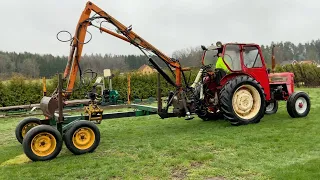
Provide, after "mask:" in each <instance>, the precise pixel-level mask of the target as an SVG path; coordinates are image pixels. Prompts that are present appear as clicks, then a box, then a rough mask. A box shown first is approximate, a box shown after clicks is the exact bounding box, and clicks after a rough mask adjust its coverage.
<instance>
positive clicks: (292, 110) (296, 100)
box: [287, 91, 311, 118]
mask: <svg viewBox="0 0 320 180" xmlns="http://www.w3.org/2000/svg"><path fill="white" fill-rule="evenodd" d="M310 108H311V103H310V98H309V96H308V94H307V93H305V92H302V91H298V92H294V93H292V94H291V95H290V96H289V98H288V101H287V112H288V114H289V115H290V116H291V117H292V118H299V117H305V116H307V115H308V114H309V112H310Z"/></svg>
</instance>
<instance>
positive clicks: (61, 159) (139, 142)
mask: <svg viewBox="0 0 320 180" xmlns="http://www.w3.org/2000/svg"><path fill="white" fill-rule="evenodd" d="M301 90H304V91H306V92H307V93H309V95H310V96H311V103H312V109H311V111H310V114H309V116H308V117H306V118H302V119H292V118H290V117H289V115H288V114H287V112H286V108H285V103H284V102H281V103H280V107H279V110H278V113H277V114H274V115H269V116H265V117H264V118H263V119H262V121H261V122H260V123H258V124H252V125H247V126H240V127H234V126H231V125H230V124H229V123H228V122H226V121H223V120H221V121H209V122H204V121H202V120H200V119H199V118H195V119H194V120H192V121H185V120H184V119H183V118H170V119H164V120H162V119H160V118H159V117H158V116H157V115H152V116H145V117H133V118H122V119H113V120H106V121H103V122H102V124H100V125H98V126H99V129H100V131H101V143H100V145H99V147H98V148H97V149H96V151H95V152H94V153H90V154H85V155H80V156H76V155H73V154H72V153H71V152H69V151H68V150H67V148H66V147H65V146H64V147H63V149H62V151H61V153H60V154H59V156H58V157H57V158H55V159H53V160H51V161H46V162H30V161H27V159H26V157H24V155H23V149H22V146H21V145H20V144H19V143H18V141H16V139H15V136H14V129H15V126H16V124H17V123H18V122H19V121H20V120H21V119H20V118H19V119H17V118H8V119H0V137H1V138H0V151H1V153H0V179H216V180H218V179H319V178H320V137H319V132H320V109H319V107H320V103H317V102H318V101H320V96H319V94H320V89H301ZM318 111H319V112H318Z"/></svg>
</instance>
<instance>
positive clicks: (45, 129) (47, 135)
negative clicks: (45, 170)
mask: <svg viewBox="0 0 320 180" xmlns="http://www.w3.org/2000/svg"><path fill="white" fill-rule="evenodd" d="M62 144H63V141H62V137H61V134H60V132H59V131H58V130H57V129H55V128H54V127H51V126H49V125H39V126H36V127H34V128H32V129H31V130H30V131H29V132H27V134H26V136H25V138H24V139H23V142H22V145H23V150H24V153H25V154H26V155H27V157H29V158H30V159H31V160H32V161H46V160H50V159H53V158H55V157H56V156H57V155H58V154H59V153H60V151H61V149H62Z"/></svg>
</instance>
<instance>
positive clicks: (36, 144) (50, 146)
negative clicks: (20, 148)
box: [31, 132, 57, 157]
mask: <svg viewBox="0 0 320 180" xmlns="http://www.w3.org/2000/svg"><path fill="white" fill-rule="evenodd" d="M56 146H57V140H56V138H55V137H54V136H53V135H52V134H50V133H47V132H42V133H39V134H37V135H36V136H35V137H34V138H33V139H32V141H31V150H32V152H33V153H34V154H35V155H37V156H41V157H44V156H48V155H50V154H52V153H53V151H54V150H55V149H56Z"/></svg>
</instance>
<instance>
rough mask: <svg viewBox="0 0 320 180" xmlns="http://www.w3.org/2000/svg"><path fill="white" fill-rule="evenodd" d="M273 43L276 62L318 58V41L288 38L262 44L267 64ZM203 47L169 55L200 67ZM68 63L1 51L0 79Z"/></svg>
mask: <svg viewBox="0 0 320 180" xmlns="http://www.w3.org/2000/svg"><path fill="white" fill-rule="evenodd" d="M273 45H275V46H276V49H275V50H276V51H275V56H276V61H277V64H281V63H282V62H284V61H288V60H297V61H302V60H315V61H316V62H318V61H319V59H320V40H319V39H318V40H312V41H310V42H306V43H299V44H297V45H296V44H294V43H292V42H290V41H286V42H278V43H275V42H272V43H271V44H270V45H261V49H262V52H263V56H264V58H265V61H266V63H267V64H268V65H270V64H271V51H272V46H273ZM201 54H202V50H201V48H200V46H196V47H189V48H185V49H181V50H177V51H175V52H174V53H173V54H172V57H173V58H175V59H179V60H180V62H181V64H182V66H188V67H199V66H201ZM151 57H152V58H153V59H155V61H156V62H157V63H159V65H160V66H161V67H165V66H166V65H165V63H163V62H162V61H161V60H160V59H159V58H157V57H156V56H151ZM66 63H67V56H53V55H51V54H42V55H41V54H33V53H28V52H24V53H16V52H4V51H0V79H9V78H10V77H12V76H13V75H15V74H20V75H23V76H26V77H29V78H40V77H47V78H50V77H52V76H53V75H55V74H56V73H60V72H63V70H64V68H65V65H66ZM143 64H148V58H147V57H145V56H144V55H113V54H104V55H102V54H85V55H83V57H82V58H81V62H80V66H81V68H82V69H83V70H86V69H91V70H93V71H95V72H98V73H102V71H103V69H112V70H119V71H121V72H129V71H132V70H136V69H138V68H139V67H140V66H141V65H143Z"/></svg>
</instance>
